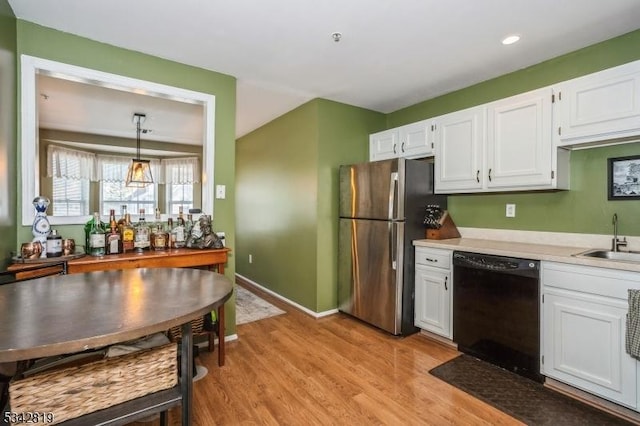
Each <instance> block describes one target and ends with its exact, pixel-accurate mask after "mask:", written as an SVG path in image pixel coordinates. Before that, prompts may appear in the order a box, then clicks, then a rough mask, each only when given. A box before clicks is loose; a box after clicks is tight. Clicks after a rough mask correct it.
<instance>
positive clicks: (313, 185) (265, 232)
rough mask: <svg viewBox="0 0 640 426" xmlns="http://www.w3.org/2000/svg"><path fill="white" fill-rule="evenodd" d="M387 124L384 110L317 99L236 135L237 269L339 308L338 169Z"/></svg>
mask: <svg viewBox="0 0 640 426" xmlns="http://www.w3.org/2000/svg"><path fill="white" fill-rule="evenodd" d="M383 126H384V115H383V114H380V113H376V112H372V111H368V110H364V109H361V108H356V107H352V106H349V105H344V104H340V103H337V102H331V101H327V100H322V99H315V100H313V101H310V102H308V103H306V104H304V105H302V106H300V107H298V108H296V109H294V110H293V111H290V112H289V113H287V114H284V115H283V116H281V117H279V118H277V119H275V120H274V121H272V122H270V123H268V124H266V125H265V126H263V127H261V128H259V129H257V130H255V131H253V132H251V133H249V134H248V135H246V136H244V137H242V138H240V139H238V141H237V144H236V188H237V197H236V203H237V205H236V212H237V219H236V232H237V235H238V241H237V246H236V247H237V250H236V252H237V260H236V267H237V271H238V273H239V274H241V275H243V276H245V277H247V278H249V279H251V280H253V281H256V282H257V283H259V284H261V285H263V286H265V287H267V288H269V289H270V290H272V291H274V292H276V293H278V294H280V295H282V296H284V297H286V298H288V299H290V300H293V301H295V302H296V303H299V304H301V305H303V306H305V307H307V308H309V309H311V310H313V311H316V312H322V311H325V310H328V309H333V308H335V306H336V301H335V298H336V295H335V294H336V276H337V272H336V267H335V261H336V260H335V259H334V258H335V253H336V250H337V221H336V217H337V205H336V204H335V203H336V200H337V187H338V184H337V168H338V166H339V165H340V164H345V163H350V162H358V161H366V160H367V158H368V154H367V141H368V134H369V133H372V132H375V131H377V130H379V129H381V128H382V127H383ZM249 254H251V255H252V257H253V262H252V263H249Z"/></svg>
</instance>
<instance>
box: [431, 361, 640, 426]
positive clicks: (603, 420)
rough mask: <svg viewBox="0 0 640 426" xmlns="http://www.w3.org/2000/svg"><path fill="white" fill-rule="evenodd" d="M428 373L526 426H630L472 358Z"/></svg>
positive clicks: (441, 366) (535, 383)
mask: <svg viewBox="0 0 640 426" xmlns="http://www.w3.org/2000/svg"><path fill="white" fill-rule="evenodd" d="M429 373H431V374H432V375H434V376H436V377H437V378H439V379H441V380H443V381H445V382H447V383H449V384H450V385H453V386H455V387H457V388H459V389H461V390H463V391H465V392H467V393H468V394H471V395H473V396H474V397H476V398H478V399H480V400H482V401H484V402H486V403H487V404H489V405H492V406H493V407H495V408H497V409H499V410H500V411H503V412H505V413H507V414H509V415H510V416H512V417H515V418H516V419H518V420H520V421H522V422H524V423H526V424H527V425H562V426H566V425H580V426H584V425H590V426H593V425H629V424H631V423H628V422H626V421H625V420H623V419H620V418H618V417H615V416H613V415H610V414H608V413H605V412H603V411H600V410H598V409H596V408H594V407H591V406H589V405H586V404H583V403H581V402H579V401H576V400H574V399H572V398H570V397H568V396H566V395H563V394H560V393H558V392H555V391H553V390H551V389H548V388H545V387H544V386H543V385H542V384H540V383H537V382H534V381H532V380H529V379H526V378H524V377H521V376H518V375H517V374H515V373H512V372H510V371H507V370H504V369H502V368H500V367H497V366H495V365H493V364H489V363H488V362H484V361H480V360H478V359H476V358H474V357H472V356H469V355H465V354H463V355H460V356H458V357H457V358H454V359H452V360H451V361H448V362H446V363H444V364H442V365H440V366H438V367H436V368H434V369H432V370H431V371H430V372H429Z"/></svg>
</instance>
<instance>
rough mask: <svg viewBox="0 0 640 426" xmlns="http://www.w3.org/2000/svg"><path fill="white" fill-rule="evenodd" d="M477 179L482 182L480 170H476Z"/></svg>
mask: <svg viewBox="0 0 640 426" xmlns="http://www.w3.org/2000/svg"><path fill="white" fill-rule="evenodd" d="M476 180H477V181H478V183H480V170H478V171H476Z"/></svg>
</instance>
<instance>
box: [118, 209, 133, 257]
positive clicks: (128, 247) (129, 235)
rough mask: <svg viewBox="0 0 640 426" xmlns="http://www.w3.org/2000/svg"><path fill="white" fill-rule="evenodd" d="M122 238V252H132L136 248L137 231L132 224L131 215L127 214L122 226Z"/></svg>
mask: <svg viewBox="0 0 640 426" xmlns="http://www.w3.org/2000/svg"><path fill="white" fill-rule="evenodd" d="M120 236H121V237H122V252H123V253H126V252H129V251H132V250H133V249H134V248H135V237H136V231H135V229H134V228H133V225H132V224H131V215H130V214H129V213H126V214H125V221H124V224H123V225H122V232H121V233H120Z"/></svg>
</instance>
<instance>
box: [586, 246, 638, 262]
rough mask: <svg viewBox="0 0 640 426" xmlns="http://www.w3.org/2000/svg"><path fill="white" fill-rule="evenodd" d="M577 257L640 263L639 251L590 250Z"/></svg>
mask: <svg viewBox="0 0 640 426" xmlns="http://www.w3.org/2000/svg"><path fill="white" fill-rule="evenodd" d="M574 256H577V257H595V258H598V259H607V260H616V261H619V262H638V263H640V252H637V251H613V250H604V249H594V250H588V251H585V252H582V253H578V254H576V255H574Z"/></svg>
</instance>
